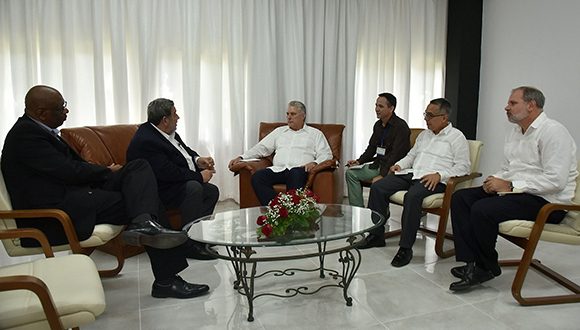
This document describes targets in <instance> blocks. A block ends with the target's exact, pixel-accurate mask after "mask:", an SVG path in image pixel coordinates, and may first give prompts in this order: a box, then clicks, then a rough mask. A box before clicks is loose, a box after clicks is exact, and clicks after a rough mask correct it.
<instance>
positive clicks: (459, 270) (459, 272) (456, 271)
mask: <svg viewBox="0 0 580 330" xmlns="http://www.w3.org/2000/svg"><path fill="white" fill-rule="evenodd" d="M466 268H467V266H457V267H453V268H451V275H453V276H455V277H457V278H463V275H464V274H465V269H466ZM480 268H481V267H480ZM491 273H492V274H493V276H495V277H497V276H500V275H501V268H500V267H499V266H497V268H495V269H492V270H491Z"/></svg>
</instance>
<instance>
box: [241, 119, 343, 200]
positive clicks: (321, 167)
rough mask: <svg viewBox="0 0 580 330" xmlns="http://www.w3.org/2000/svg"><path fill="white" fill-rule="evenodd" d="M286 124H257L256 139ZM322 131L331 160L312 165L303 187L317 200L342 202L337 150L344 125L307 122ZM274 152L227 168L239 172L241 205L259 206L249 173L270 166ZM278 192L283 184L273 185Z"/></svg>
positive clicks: (282, 190) (338, 150)
mask: <svg viewBox="0 0 580 330" xmlns="http://www.w3.org/2000/svg"><path fill="white" fill-rule="evenodd" d="M283 125H287V123H282V122H277V123H264V122H262V123H260V130H259V137H258V140H262V139H263V138H264V137H265V136H266V135H268V134H269V133H270V132H272V131H273V130H274V129H275V128H277V127H280V126H283ZM308 125H309V126H312V127H315V128H317V129H319V130H321V131H322V133H324V136H326V139H327V140H328V144H329V145H330V148H331V149H332V157H333V159H332V160H327V161H325V162H322V163H320V164H318V165H316V166H315V167H314V169H313V170H312V171H311V172H310V174H309V176H308V181H307V183H306V187H308V188H310V189H312V190H313V191H314V193H315V194H317V195H318V197H320V202H321V203H325V204H341V203H342V197H343V191H342V190H343V180H342V177H341V176H340V175H339V173H338V171H337V167H338V162H339V160H340V153H341V149H342V131H343V130H344V125H339V124H310V123H308ZM272 159H273V155H270V156H269V157H266V158H262V159H260V160H259V161H253V162H240V163H238V164H236V165H235V166H234V167H232V168H231V169H230V170H231V171H232V172H234V174H239V175H240V184H239V187H240V208H246V207H252V206H259V205H260V202H259V201H258V197H257V196H256V194H255V193H254V189H253V188H252V181H251V177H252V174H253V173H254V172H255V171H257V170H259V169H262V168H266V167H268V166H271V165H272ZM274 189H275V190H276V191H277V192H285V191H286V185H284V184H277V185H275V186H274Z"/></svg>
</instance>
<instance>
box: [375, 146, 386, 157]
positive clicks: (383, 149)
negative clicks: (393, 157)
mask: <svg viewBox="0 0 580 330" xmlns="http://www.w3.org/2000/svg"><path fill="white" fill-rule="evenodd" d="M386 152H387V149H385V148H383V147H377V155H380V156H384V155H385V153H386Z"/></svg>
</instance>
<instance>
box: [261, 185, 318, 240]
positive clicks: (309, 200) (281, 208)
mask: <svg viewBox="0 0 580 330" xmlns="http://www.w3.org/2000/svg"><path fill="white" fill-rule="evenodd" d="M318 201H319V198H318V196H317V195H316V194H314V193H313V192H312V191H311V190H309V189H305V188H301V189H297V190H294V189H292V190H289V191H287V192H286V193H279V194H278V195H277V196H276V197H274V199H272V200H271V201H270V203H269V204H268V207H267V211H266V213H265V214H263V215H261V216H259V217H258V219H257V220H256V223H257V224H258V226H259V227H258V229H257V230H256V231H257V233H258V237H262V236H265V237H267V238H270V237H282V236H287V235H288V234H289V233H290V232H305V231H309V230H313V229H316V224H315V220H316V219H318V218H319V217H320V210H319V209H318V206H317V203H318Z"/></svg>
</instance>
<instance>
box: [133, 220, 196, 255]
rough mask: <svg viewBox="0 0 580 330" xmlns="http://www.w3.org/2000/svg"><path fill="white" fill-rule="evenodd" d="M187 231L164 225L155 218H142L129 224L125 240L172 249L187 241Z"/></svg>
mask: <svg viewBox="0 0 580 330" xmlns="http://www.w3.org/2000/svg"><path fill="white" fill-rule="evenodd" d="M187 239H188V238H187V233H185V232H184V231H175V230H171V229H167V228H164V227H162V226H161V225H160V224H158V223H157V222H155V220H153V219H151V218H148V219H141V220H140V221H138V222H133V223H131V224H129V225H128V226H127V228H126V229H125V231H124V232H123V240H124V241H125V243H127V244H129V245H136V246H141V245H147V246H151V247H154V248H157V249H170V248H174V247H176V246H179V245H181V244H183V243H185V242H186V241H187Z"/></svg>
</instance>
